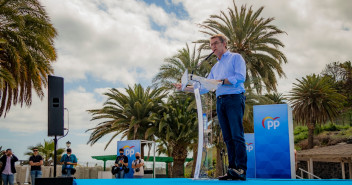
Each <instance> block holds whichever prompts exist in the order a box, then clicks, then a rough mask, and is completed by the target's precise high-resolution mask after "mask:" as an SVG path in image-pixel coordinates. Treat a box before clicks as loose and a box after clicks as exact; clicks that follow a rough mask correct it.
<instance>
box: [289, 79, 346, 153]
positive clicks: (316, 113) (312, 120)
mask: <svg viewBox="0 0 352 185" xmlns="http://www.w3.org/2000/svg"><path fill="white" fill-rule="evenodd" d="M297 81H298V83H294V84H293V85H294V87H293V89H292V90H291V91H290V94H289V98H288V99H289V102H290V104H291V105H292V108H293V115H294V118H295V120H296V121H297V122H299V123H302V124H306V125H307V126H308V148H313V144H314V143H313V139H314V136H313V134H314V129H315V126H316V124H322V123H325V122H326V121H327V120H330V121H332V120H333V119H334V118H335V117H336V116H338V114H339V110H340V109H341V108H342V107H343V103H344V101H345V97H344V96H343V95H341V94H339V93H337V92H336V90H335V89H334V88H332V87H331V84H330V83H329V79H328V78H326V77H320V76H319V75H315V74H313V75H308V76H306V77H303V78H302V80H299V79H297Z"/></svg>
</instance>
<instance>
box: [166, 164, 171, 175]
mask: <svg viewBox="0 0 352 185" xmlns="http://www.w3.org/2000/svg"><path fill="white" fill-rule="evenodd" d="M167 168H168V172H169V174H168V178H172V163H167Z"/></svg>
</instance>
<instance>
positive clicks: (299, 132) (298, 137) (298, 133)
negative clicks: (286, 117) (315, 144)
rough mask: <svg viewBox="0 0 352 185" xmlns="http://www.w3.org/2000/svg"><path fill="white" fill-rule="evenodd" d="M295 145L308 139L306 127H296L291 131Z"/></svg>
mask: <svg viewBox="0 0 352 185" xmlns="http://www.w3.org/2000/svg"><path fill="white" fill-rule="evenodd" d="M293 134H294V142H295V144H297V143H299V142H300V141H302V140H304V139H307V138H308V128H307V127H306V126H297V127H296V128H295V130H294V131H293Z"/></svg>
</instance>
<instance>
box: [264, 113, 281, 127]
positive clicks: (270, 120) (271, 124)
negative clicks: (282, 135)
mask: <svg viewBox="0 0 352 185" xmlns="http://www.w3.org/2000/svg"><path fill="white" fill-rule="evenodd" d="M278 118H280V117H275V118H272V117H270V116H268V117H265V118H264V119H263V120H262V125H263V127H264V128H266V127H265V121H266V120H268V121H266V122H267V129H268V130H270V129H274V130H275V129H276V128H277V127H279V126H280V122H279V121H278V120H276V119H278Z"/></svg>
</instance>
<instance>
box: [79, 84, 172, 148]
mask: <svg viewBox="0 0 352 185" xmlns="http://www.w3.org/2000/svg"><path fill="white" fill-rule="evenodd" d="M125 90H126V94H124V93H123V92H121V91H119V90H117V89H115V88H112V89H110V90H109V92H107V93H104V95H105V96H107V97H108V99H107V101H106V102H105V103H104V105H103V108H101V109H94V110H88V112H89V113H90V114H92V116H93V118H92V119H91V120H101V121H102V122H101V123H99V124H98V125H97V126H96V127H94V128H91V129H88V130H87V131H86V132H88V131H92V133H91V135H90V138H89V140H88V144H89V143H90V145H93V144H95V143H96V142H97V141H99V140H100V139H101V138H102V137H104V136H105V135H107V134H110V133H113V135H112V137H111V138H110V140H109V142H108V143H107V144H106V146H105V149H106V148H107V147H108V146H109V144H110V143H111V141H112V140H113V139H114V138H115V137H116V136H117V135H119V134H122V138H121V139H123V138H127V139H128V140H132V139H147V140H154V137H153V136H148V137H146V136H145V133H146V130H147V129H148V128H149V127H151V126H152V124H151V123H152V122H153V120H152V119H151V115H152V113H155V112H157V111H158V110H159V109H160V107H161V106H162V104H163V101H162V99H163V98H165V97H166V93H165V91H164V89H163V88H157V89H151V88H150V87H147V88H146V89H144V88H143V87H142V86H141V85H140V84H135V85H134V87H133V88H132V87H130V86H128V88H125ZM142 148H143V147H142Z"/></svg>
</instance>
